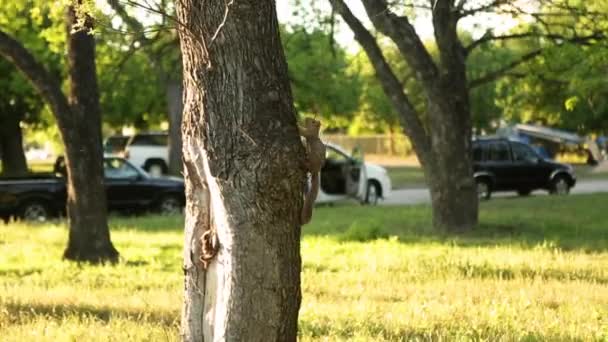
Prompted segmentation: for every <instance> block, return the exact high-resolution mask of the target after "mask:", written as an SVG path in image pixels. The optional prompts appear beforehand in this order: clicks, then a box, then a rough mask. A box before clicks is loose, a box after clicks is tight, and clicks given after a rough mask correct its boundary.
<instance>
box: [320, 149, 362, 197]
mask: <svg viewBox="0 0 608 342" xmlns="http://www.w3.org/2000/svg"><path fill="white" fill-rule="evenodd" d="M363 173H364V170H363V163H361V162H359V161H357V160H355V159H353V158H351V157H350V156H348V155H347V154H346V153H344V152H342V151H340V150H338V149H336V148H334V147H332V146H326V154H325V164H324V165H323V168H322V169H321V190H322V191H323V192H324V193H325V194H327V195H330V196H352V197H358V196H359V195H360V192H361V190H360V186H361V182H360V180H361V178H362V176H363Z"/></svg>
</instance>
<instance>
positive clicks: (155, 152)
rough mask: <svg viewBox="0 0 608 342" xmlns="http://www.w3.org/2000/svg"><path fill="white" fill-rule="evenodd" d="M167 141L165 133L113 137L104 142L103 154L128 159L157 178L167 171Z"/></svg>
mask: <svg viewBox="0 0 608 342" xmlns="http://www.w3.org/2000/svg"><path fill="white" fill-rule="evenodd" d="M168 141H169V137H168V135H167V133H163V132H158V133H154V132H153V133H137V134H135V135H133V136H124V135H113V136H111V137H108V138H107V139H106V141H105V142H104V152H105V153H106V154H117V155H119V156H122V157H124V158H126V159H129V161H130V162H131V163H133V164H135V165H137V166H139V167H141V168H143V169H144V170H146V171H148V173H149V174H150V175H151V176H155V177H158V176H162V175H163V174H166V173H167V172H168V170H169V147H168V146H169V145H168Z"/></svg>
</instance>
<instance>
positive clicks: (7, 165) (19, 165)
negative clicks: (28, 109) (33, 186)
mask: <svg viewBox="0 0 608 342" xmlns="http://www.w3.org/2000/svg"><path fill="white" fill-rule="evenodd" d="M0 155H1V156H2V175H3V176H5V177H19V176H25V175H27V162H26V160H25V153H24V152H23V135H22V132H21V127H20V126H19V118H18V117H17V116H11V115H5V118H4V119H3V120H2V121H1V122H0Z"/></svg>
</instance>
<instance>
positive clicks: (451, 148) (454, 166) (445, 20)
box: [330, 0, 478, 232]
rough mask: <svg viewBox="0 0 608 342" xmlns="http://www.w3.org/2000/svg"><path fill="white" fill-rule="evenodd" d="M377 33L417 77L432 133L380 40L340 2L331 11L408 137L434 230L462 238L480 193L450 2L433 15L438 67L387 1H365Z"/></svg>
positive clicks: (463, 67) (442, 2) (461, 59)
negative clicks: (371, 70) (362, 54)
mask: <svg viewBox="0 0 608 342" xmlns="http://www.w3.org/2000/svg"><path fill="white" fill-rule="evenodd" d="M362 2H363V5H364V7H365V10H366V12H367V14H368V16H369V18H370V19H371V21H372V23H373V25H374V27H376V28H377V29H378V30H379V31H380V32H381V33H383V34H384V35H386V36H387V37H389V38H390V39H391V40H393V42H395V44H396V45H397V47H398V49H399V51H400V53H401V55H402V56H403V58H404V59H405V60H406V61H407V63H408V64H409V65H410V66H411V67H412V69H414V70H415V71H416V72H415V73H414V76H415V77H416V79H417V80H418V82H419V83H420V84H421V85H422V87H423V89H424V92H425V95H426V99H427V104H428V109H427V110H428V113H427V114H428V115H427V117H428V118H429V121H428V122H427V125H428V130H427V129H426V128H425V126H424V125H423V124H422V123H421V121H420V119H419V118H420V116H419V114H418V113H417V112H416V110H415V109H414V108H413V106H412V105H411V103H410V102H409V99H408V97H407V95H406V94H405V93H404V89H403V84H402V83H401V82H400V81H399V80H398V79H397V77H396V76H395V74H394V72H393V70H392V68H391V67H390V65H389V64H388V62H387V61H386V59H385V57H384V55H383V53H382V51H381V49H380V47H379V46H378V43H377V42H376V38H375V37H374V36H373V35H372V34H371V33H370V32H369V31H368V30H367V29H366V28H365V27H364V26H363V25H362V23H361V22H360V21H359V20H358V19H357V18H356V17H355V16H354V15H353V13H352V12H351V11H350V9H349V8H348V7H347V6H346V4H345V3H344V2H343V1H342V0H330V3H331V5H332V6H333V8H334V9H335V11H336V12H337V13H339V14H340V15H341V17H342V18H343V19H344V21H345V22H346V23H347V24H348V25H349V27H350V28H351V30H352V31H353V33H354V34H355V39H356V40H357V41H358V42H359V44H361V46H362V47H363V49H364V51H365V52H366V54H367V56H368V58H369V59H370V61H371V63H372V65H373V66H374V69H375V71H376V76H377V77H378V79H379V80H380V83H381V84H382V87H383V89H384V91H385V93H386V94H387V95H388V97H389V98H390V100H391V103H392V105H393V107H394V108H395V110H396V112H397V113H399V114H400V119H401V123H402V126H403V129H404V132H405V134H406V135H407V136H408V137H409V138H410V140H411V141H412V147H413V149H414V151H415V152H416V155H417V156H418V159H419V160H420V162H421V164H422V166H423V169H424V172H425V178H426V180H427V183H428V184H429V188H430V192H431V203H432V207H433V225H434V226H435V227H436V228H437V229H439V230H443V231H451V232H460V231H466V230H469V229H471V228H473V227H474V226H475V225H476V224H477V209H478V207H477V192H476V188H475V183H474V181H473V168H472V160H471V151H470V150H471V116H470V111H469V102H468V90H467V80H466V64H465V60H464V59H465V55H464V48H463V47H462V46H461V45H460V42H459V40H458V37H457V35H456V23H457V20H458V17H457V16H456V14H457V12H453V11H451V10H450V8H451V6H452V5H451V3H452V1H450V0H437V1H436V4H435V9H434V11H433V25H434V28H435V37H436V41H437V45H438V48H439V51H440V57H441V58H440V63H439V65H437V64H436V63H435V62H434V61H433V59H432V58H431V56H430V54H429V53H428V51H427V50H426V48H425V47H424V45H423V43H422V41H421V40H420V38H419V37H418V36H417V34H416V32H415V30H414V28H413V26H412V25H411V23H410V22H409V21H408V19H407V17H403V16H397V15H396V14H394V13H393V12H392V11H391V10H390V9H389V8H388V5H387V2H386V1H385V0H362Z"/></svg>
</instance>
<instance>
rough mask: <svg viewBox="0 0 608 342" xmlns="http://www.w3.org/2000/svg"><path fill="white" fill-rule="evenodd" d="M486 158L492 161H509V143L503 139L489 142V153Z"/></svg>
mask: <svg viewBox="0 0 608 342" xmlns="http://www.w3.org/2000/svg"><path fill="white" fill-rule="evenodd" d="M487 159H488V161H493V162H504V161H510V160H511V157H510V156H509V144H507V143H506V142H504V141H496V142H491V143H490V153H489V156H488V158H487Z"/></svg>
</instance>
